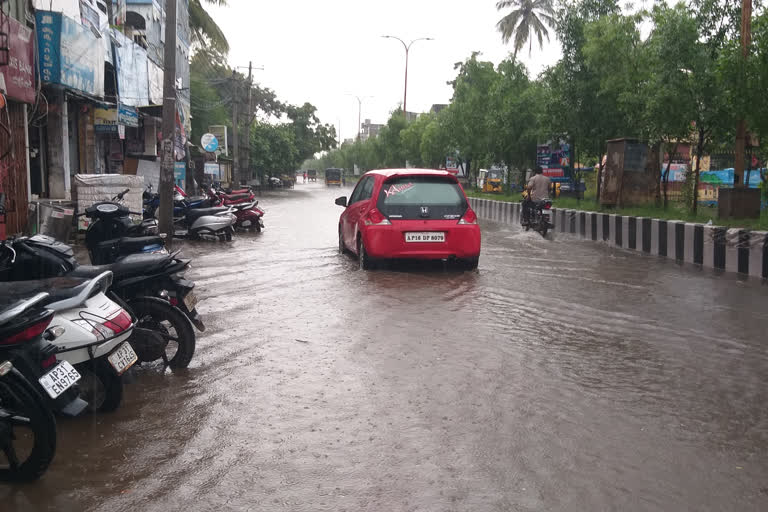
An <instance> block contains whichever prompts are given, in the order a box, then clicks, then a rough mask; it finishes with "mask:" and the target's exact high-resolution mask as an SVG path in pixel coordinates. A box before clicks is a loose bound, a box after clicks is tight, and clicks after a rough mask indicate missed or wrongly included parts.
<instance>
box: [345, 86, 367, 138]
mask: <svg viewBox="0 0 768 512" xmlns="http://www.w3.org/2000/svg"><path fill="white" fill-rule="evenodd" d="M347 96H351V97H352V98H355V99H356V100H357V137H356V139H357V140H360V126H361V125H360V119H361V117H360V116H361V113H362V111H363V100H364V99H368V98H372V96H358V95H357V94H350V93H347Z"/></svg>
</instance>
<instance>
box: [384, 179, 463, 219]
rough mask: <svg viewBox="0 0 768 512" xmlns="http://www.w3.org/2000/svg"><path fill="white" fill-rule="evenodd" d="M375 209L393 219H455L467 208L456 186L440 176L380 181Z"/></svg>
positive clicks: (459, 189)
mask: <svg viewBox="0 0 768 512" xmlns="http://www.w3.org/2000/svg"><path fill="white" fill-rule="evenodd" d="M376 206H377V208H378V209H379V211H381V213H383V214H384V215H386V216H387V217H389V218H393V219H398V218H401V219H458V218H460V217H461V216H462V215H463V214H464V212H465V211H466V209H467V201H466V199H465V198H464V194H462V192H461V188H460V187H459V184H458V183H456V182H455V181H453V180H451V179H449V178H444V177H442V176H398V177H396V178H392V179H390V180H387V181H386V182H384V184H383V185H382V186H381V191H380V192H379V198H378V201H377V205H376Z"/></svg>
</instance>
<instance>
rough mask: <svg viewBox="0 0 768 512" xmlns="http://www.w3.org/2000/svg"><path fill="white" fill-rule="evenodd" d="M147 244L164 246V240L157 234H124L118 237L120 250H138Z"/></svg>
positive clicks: (125, 251) (127, 251)
mask: <svg viewBox="0 0 768 512" xmlns="http://www.w3.org/2000/svg"><path fill="white" fill-rule="evenodd" d="M148 245H160V246H162V247H165V240H163V239H162V238H161V237H159V236H126V237H123V238H121V239H120V252H121V253H133V252H140V251H141V250H142V249H143V248H144V247H146V246H148Z"/></svg>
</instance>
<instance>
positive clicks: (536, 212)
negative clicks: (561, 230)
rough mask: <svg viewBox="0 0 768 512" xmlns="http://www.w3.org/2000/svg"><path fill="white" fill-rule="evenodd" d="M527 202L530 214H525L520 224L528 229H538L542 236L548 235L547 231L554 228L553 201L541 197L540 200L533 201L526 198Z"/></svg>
mask: <svg viewBox="0 0 768 512" xmlns="http://www.w3.org/2000/svg"><path fill="white" fill-rule="evenodd" d="M525 201H527V204H526V205H525V207H526V208H527V210H528V215H523V216H522V218H521V220H520V224H521V225H522V226H523V228H524V229H525V230H526V231H528V230H531V229H533V230H534V231H538V232H539V233H540V234H541V236H543V237H546V236H547V232H548V231H549V230H550V229H552V228H554V227H555V226H554V224H552V220H551V219H552V201H550V200H549V199H541V200H539V201H531V200H528V199H526V200H525Z"/></svg>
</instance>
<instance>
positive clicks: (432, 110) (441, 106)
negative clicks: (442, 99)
mask: <svg viewBox="0 0 768 512" xmlns="http://www.w3.org/2000/svg"><path fill="white" fill-rule="evenodd" d="M446 107H448V105H447V104H446V103H435V104H434V105H432V108H430V109H429V112H430V113H431V114H437V113H439V112H440V111H441V110H443V109H445V108H446Z"/></svg>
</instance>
